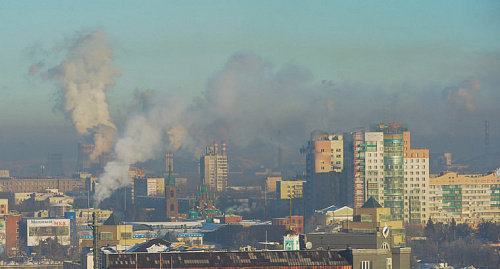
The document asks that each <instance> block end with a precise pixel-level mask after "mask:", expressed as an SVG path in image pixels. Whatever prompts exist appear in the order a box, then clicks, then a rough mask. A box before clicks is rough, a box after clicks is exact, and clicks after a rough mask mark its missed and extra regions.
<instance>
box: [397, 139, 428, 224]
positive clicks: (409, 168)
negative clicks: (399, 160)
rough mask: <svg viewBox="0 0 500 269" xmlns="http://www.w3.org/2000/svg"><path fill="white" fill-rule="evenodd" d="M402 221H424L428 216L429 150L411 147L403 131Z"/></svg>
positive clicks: (416, 222) (409, 140) (417, 222)
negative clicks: (403, 181)
mask: <svg viewBox="0 0 500 269" xmlns="http://www.w3.org/2000/svg"><path fill="white" fill-rule="evenodd" d="M403 136H404V154H403V155H404V166H405V167H404V170H405V177H404V180H405V183H404V184H405V185H404V191H405V193H404V221H405V223H415V224H419V223H425V222H426V221H427V219H428V218H429V150H428V149H412V148H411V139H410V138H411V137H410V132H404V134H403Z"/></svg>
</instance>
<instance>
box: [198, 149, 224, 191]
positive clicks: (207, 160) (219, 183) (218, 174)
mask: <svg viewBox="0 0 500 269" xmlns="http://www.w3.org/2000/svg"><path fill="white" fill-rule="evenodd" d="M200 174H201V184H202V185H205V186H207V187H208V188H209V189H210V190H211V191H215V192H224V191H226V188H227V186H228V184H227V174H228V166H227V156H226V151H225V143H224V141H223V151H222V154H221V153H219V149H218V146H217V144H215V145H213V146H209V147H207V148H206V153H205V155H204V156H201V158H200Z"/></svg>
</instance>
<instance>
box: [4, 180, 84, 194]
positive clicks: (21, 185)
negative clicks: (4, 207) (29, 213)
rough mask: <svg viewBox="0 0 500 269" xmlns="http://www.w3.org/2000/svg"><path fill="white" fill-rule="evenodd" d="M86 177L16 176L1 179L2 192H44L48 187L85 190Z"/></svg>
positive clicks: (62, 189)
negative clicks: (24, 177) (25, 177)
mask: <svg viewBox="0 0 500 269" xmlns="http://www.w3.org/2000/svg"><path fill="white" fill-rule="evenodd" d="M85 180H86V179H85V178H28V179H23V178H16V179H0V191H2V192H12V193H16V192H24V193H26V192H43V191H46V190H47V189H57V190H59V191H60V192H68V191H79V190H81V191H83V190H86V188H85Z"/></svg>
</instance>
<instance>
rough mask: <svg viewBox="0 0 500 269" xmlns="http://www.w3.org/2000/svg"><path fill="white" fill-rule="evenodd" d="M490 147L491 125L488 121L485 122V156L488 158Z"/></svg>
mask: <svg viewBox="0 0 500 269" xmlns="http://www.w3.org/2000/svg"><path fill="white" fill-rule="evenodd" d="M489 147H490V124H489V122H488V120H485V121H484V155H485V156H488V154H489Z"/></svg>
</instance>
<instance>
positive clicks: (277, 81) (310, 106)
mask: <svg viewBox="0 0 500 269" xmlns="http://www.w3.org/2000/svg"><path fill="white" fill-rule="evenodd" d="M499 13H500V4H498V3H497V2H495V1H489V2H482V3H481V4H477V3H473V2H467V1H464V2H451V1H448V2H446V1H444V2H439V3H435V2H419V3H397V4H394V3H389V2H377V3H361V2H340V1H339V2H337V1H334V2H328V3H308V4H305V3H302V2H300V1H297V2H287V4H284V3H283V2H279V1H276V2H271V3H267V2H266V3H265V4H262V5H258V3H256V2H245V1H243V2H234V3H233V2H225V1H214V2H210V3H206V2H188V3H172V2H167V3H163V2H155V1H152V2H148V3H147V4H143V3H133V2H124V3H122V2H120V3H118V2H114V1H110V2H106V3H100V2H97V1H96V2H86V3H71V4H69V3H61V2H57V1H49V2H44V3H28V2H22V1H21V2H6V3H3V5H2V6H1V7H0V15H1V16H2V18H5V20H4V21H5V24H4V25H2V26H1V27H0V35H1V36H2V37H3V38H2V40H4V42H3V45H4V46H3V49H2V59H3V61H4V63H5V64H4V65H2V68H1V70H2V74H3V79H2V82H0V124H1V126H2V127H3V128H2V130H1V131H0V148H1V149H2V150H1V151H0V168H2V169H12V170H16V169H30V167H31V169H32V168H33V167H34V166H36V165H39V164H41V163H44V162H45V161H46V157H47V155H48V154H52V153H61V154H62V155H63V158H65V159H66V160H69V161H68V162H69V163H75V161H76V151H77V146H76V145H77V142H80V141H81V140H82V139H83V138H82V136H83V135H82V134H79V132H77V130H76V128H75V127H76V124H74V123H72V122H71V120H68V119H67V118H68V115H67V114H66V116H65V114H64V113H61V111H60V110H58V109H57V107H58V98H60V93H59V90H60V87H59V86H58V85H57V84H58V82H57V81H58V78H57V77H56V76H55V75H54V74H53V73H50V72H48V71H50V70H54V68H56V67H58V66H59V65H60V64H61V63H62V62H64V61H65V59H67V58H68V53H69V52H70V49H71V48H72V47H71V46H70V45H69V44H72V46H73V47H74V46H76V44H78V43H77V42H76V41H77V40H78V36H86V35H92V33H96V32H97V33H101V35H103V36H104V37H105V38H104V39H105V40H106V44H107V45H109V48H111V50H112V51H111V57H110V59H111V60H110V66H112V67H113V68H114V69H116V73H115V74H114V76H113V80H114V83H112V84H113V85H111V86H110V87H109V88H108V89H107V90H106V94H107V96H106V99H105V101H106V103H107V105H109V117H110V120H111V122H112V123H111V126H112V125H116V128H117V134H118V137H123V136H124V133H126V131H125V130H126V129H127V126H129V124H130V119H131V118H133V117H131V115H136V114H138V113H139V114H140V113H142V112H144V111H143V110H144V106H146V107H148V105H149V104H150V103H147V102H146V103H141V101H142V100H143V99H142V98H144V96H149V98H151V96H154V98H155V99H157V100H162V101H163V100H165V102H164V104H167V103H169V102H170V105H171V106H174V105H179V103H182V106H181V107H179V108H178V111H182V112H183V114H186V115H189V116H190V117H198V118H200V119H202V120H193V121H191V118H187V119H186V118H179V120H180V121H172V124H173V125H175V124H176V123H178V122H182V123H185V122H189V123H191V124H192V126H194V125H196V126H200V124H201V123H203V124H205V125H201V126H202V128H203V131H202V132H201V133H200V134H197V135H193V137H191V139H190V141H192V143H191V142H190V143H186V144H184V145H183V149H187V151H189V153H190V154H195V155H196V154H201V153H202V152H201V151H200V148H201V149H203V147H204V146H205V144H207V143H203V144H202V145H201V147H200V148H197V147H193V146H192V144H196V143H199V142H200V141H202V142H207V141H213V140H215V139H219V138H220V139H226V140H228V143H229V145H230V146H231V148H232V150H233V152H232V153H235V154H241V153H242V152H245V151H244V149H245V148H247V149H248V148H251V146H250V144H251V143H254V144H261V145H263V146H261V147H260V148H262V149H264V150H263V153H262V154H267V155H269V152H271V151H269V150H268V151H265V149H266V148H269V147H267V146H266V145H269V144H270V145H273V146H276V147H278V146H280V147H281V149H282V150H283V151H284V152H288V154H292V153H293V154H294V155H295V156H297V157H294V158H301V157H300V154H299V152H298V149H299V148H300V146H301V145H303V144H304V143H305V141H307V140H308V138H309V134H310V132H312V131H313V130H315V129H322V130H325V131H328V132H343V131H347V130H349V129H351V128H355V127H359V126H363V127H368V125H369V124H372V123H378V122H382V121H385V122H388V121H394V122H405V123H407V124H408V125H409V126H410V130H417V129H418V130H419V132H413V133H412V135H413V140H414V141H413V143H414V144H415V145H416V146H417V147H425V148H429V149H430V151H431V152H444V151H448V152H452V153H456V154H457V156H459V158H462V159H467V157H470V158H472V157H477V156H479V155H481V154H483V153H484V121H485V120H489V124H490V137H491V138H490V149H491V150H490V152H491V153H493V154H498V153H499V149H500V143H499V142H498V141H499V139H494V138H495V137H496V138H498V136H499V135H500V122H499V121H498V119H497V117H498V115H500V106H498V101H497V100H499V98H500V91H498V86H499V85H500V79H499V76H498V74H499V73H500V64H499V63H500V61H498V60H499V58H500V45H499V44H500V42H499V41H500V30H499V29H498V27H497V25H498V23H499V19H498V18H499V16H498V15H499ZM35 67H36V68H39V69H40V70H35V69H36V68H35ZM30 73H32V74H31V75H30ZM47 74H52V75H47ZM59 81H60V80H59ZM59 83H60V82H59ZM224 98H225V99H224ZM178 100H181V101H180V102H179V101H178ZM200 100H201V101H200ZM211 101H216V104H217V107H218V108H220V109H207V107H209V106H210V104H211ZM141 109H142V110H141ZM148 109H149V107H148ZM148 111H150V110H148ZM167 114H172V112H171V111H170V110H167ZM207 115H208V116H207ZM205 116H206V117H205ZM65 117H66V118H65ZM200 122H201V123H200ZM221 122H222V123H221ZM184 127H185V128H186V130H188V131H189V132H191V130H192V129H190V128H189V126H184ZM170 129H171V128H169V130H170ZM278 134H279V135H278ZM190 135H191V133H190ZM160 140H161V139H160ZM270 141H272V142H270ZM194 142H196V143H194ZM190 145H191V146H190ZM112 146H114V143H113V145H112ZM169 149H170V148H169V146H168V145H166V146H165V148H163V149H162V150H164V151H167V150H169ZM150 155H151V156H152V157H147V158H146V160H147V159H151V158H156V156H158V154H157V153H154V154H150ZM254 158H255V157H254ZM270 159H274V158H270ZM138 160H139V161H144V160H145V159H138ZM134 161H135V160H131V162H134ZM66 166H67V164H66ZM19 167H20V168H19Z"/></svg>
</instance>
